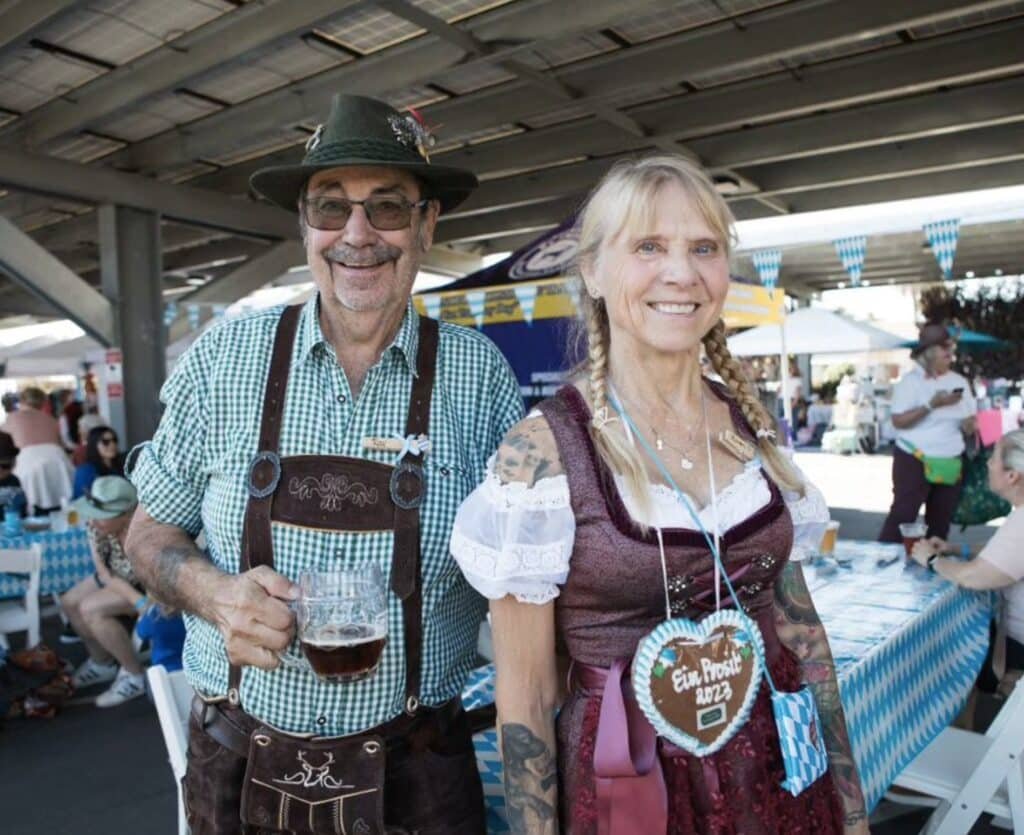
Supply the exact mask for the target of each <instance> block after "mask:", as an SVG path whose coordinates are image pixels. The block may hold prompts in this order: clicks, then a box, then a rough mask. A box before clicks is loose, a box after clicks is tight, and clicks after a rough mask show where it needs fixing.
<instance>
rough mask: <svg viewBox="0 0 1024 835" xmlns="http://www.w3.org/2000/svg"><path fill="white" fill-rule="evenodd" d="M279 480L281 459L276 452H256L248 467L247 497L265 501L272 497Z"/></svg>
mask: <svg viewBox="0 0 1024 835" xmlns="http://www.w3.org/2000/svg"><path fill="white" fill-rule="evenodd" d="M280 480H281V459H280V457H278V454H277V453H276V452H272V451H270V450H262V451H260V452H257V453H256V454H255V455H254V456H253V458H252V463H251V464H250V465H249V495H250V496H252V497H253V498H254V499H265V498H267V497H268V496H272V495H274V491H275V490H277V483H278V482H279V481H280Z"/></svg>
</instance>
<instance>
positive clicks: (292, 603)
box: [275, 600, 312, 670]
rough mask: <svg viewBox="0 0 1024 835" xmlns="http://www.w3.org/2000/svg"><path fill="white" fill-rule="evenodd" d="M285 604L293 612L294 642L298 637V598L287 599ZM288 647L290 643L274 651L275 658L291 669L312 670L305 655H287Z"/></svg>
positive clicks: (289, 647)
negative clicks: (284, 647)
mask: <svg viewBox="0 0 1024 835" xmlns="http://www.w3.org/2000/svg"><path fill="white" fill-rule="evenodd" d="M287 606H288V608H289V609H291V610H292V612H293V613H294V614H295V638H294V639H292V642H293V643H294V642H295V640H297V639H298V637H299V622H298V615H299V601H298V600H289V601H288V602H287ZM289 649H291V645H290V644H289V646H288V648H286V649H283V650H281V651H280V652H277V653H275V655H277V660H278V661H280V662H281V663H282V664H283V665H284V666H285V667H290V668H291V669H293V670H312V667H310V666H309V661H308V660H307V659H306V657H305V656H300V657H298V658H296V657H295V656H293V655H289V654H288V650H289Z"/></svg>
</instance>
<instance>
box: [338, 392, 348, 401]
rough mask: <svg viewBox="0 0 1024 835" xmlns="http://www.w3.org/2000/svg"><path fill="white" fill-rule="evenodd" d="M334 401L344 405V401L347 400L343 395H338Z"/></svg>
mask: <svg viewBox="0 0 1024 835" xmlns="http://www.w3.org/2000/svg"><path fill="white" fill-rule="evenodd" d="M335 399H336V400H337V401H338V402H339V403H344V402H345V401H346V400H348V398H347V397H346V396H345V395H344V394H339V395H338V396H337V397H336V398H335Z"/></svg>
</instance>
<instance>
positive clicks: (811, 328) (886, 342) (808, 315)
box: [729, 307, 905, 357]
mask: <svg viewBox="0 0 1024 835" xmlns="http://www.w3.org/2000/svg"><path fill="white" fill-rule="evenodd" d="M782 327H785V329H786V332H785V338H783V334H782V332H781V328H780V326H779V325H761V326H760V327H757V328H751V329H750V330H748V331H744V332H743V333H739V334H736V336H733V337H730V339H729V351H730V352H732V354H733V355H734V356H738V357H750V356H761V355H768V354H773V355H779V354H782V353H788V354H852V353H856V354H863V353H869V352H871V351H888V350H891V349H892V348H898V347H900V345H901V344H902V343H903V342H905V339H904V338H903V337H901V336H898V335H896V334H894V333H889V332H888V331H884V330H881V329H880V328H876V327H874V326H873V325H868V324H866V323H864V322H858V321H857V320H856V319H850V318H849V317H847V316H842V315H840V314H839V313H833V312H832V311H831V310H826V309H824V308H822V307H802V308H800V309H799V310H796V311H794V312H793V313H789V314H787V315H786V318H785V321H784V324H783V325H782Z"/></svg>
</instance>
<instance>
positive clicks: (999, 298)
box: [921, 279, 1024, 380]
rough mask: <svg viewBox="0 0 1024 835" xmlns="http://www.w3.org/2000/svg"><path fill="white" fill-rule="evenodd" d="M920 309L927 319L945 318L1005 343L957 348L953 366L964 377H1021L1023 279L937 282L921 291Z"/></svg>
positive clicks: (1023, 372)
mask: <svg viewBox="0 0 1024 835" xmlns="http://www.w3.org/2000/svg"><path fill="white" fill-rule="evenodd" d="M921 311H922V312H923V314H924V317H925V319H927V320H928V321H930V322H946V323H947V324H951V325H957V326H959V327H961V328H966V329H968V330H972V331H979V332H980V333H986V334H988V335H989V336H994V337H996V338H998V339H1003V340H1005V341H1006V342H1008V343H1009V347H1007V348H1000V349H998V350H994V351H993V350H972V349H971V348H970V347H969V346H968V345H966V344H965V345H961V346H960V348H959V349H958V350H957V360H956V370H957V371H959V372H960V373H961V374H963V375H964V376H966V377H970V378H975V377H987V378H995V377H1006V378H1007V379H1010V380H1020V379H1022V378H1024V282H1022V281H1021V280H1020V279H1008V280H1006V281H1004V282H1002V283H1000V284H998V285H985V286H979V285H974V286H966V287H965V286H964V285H952V286H951V285H945V284H940V285H938V286H935V287H930V288H928V289H927V290H925V291H924V292H922V293H921Z"/></svg>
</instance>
